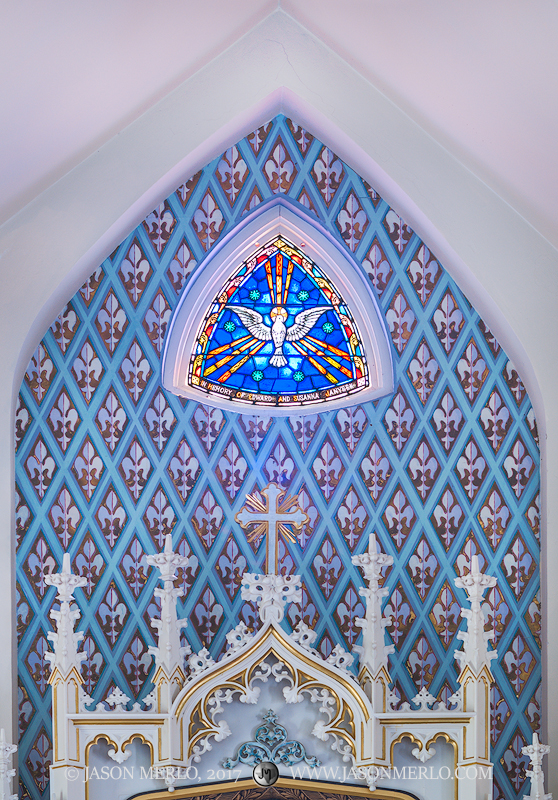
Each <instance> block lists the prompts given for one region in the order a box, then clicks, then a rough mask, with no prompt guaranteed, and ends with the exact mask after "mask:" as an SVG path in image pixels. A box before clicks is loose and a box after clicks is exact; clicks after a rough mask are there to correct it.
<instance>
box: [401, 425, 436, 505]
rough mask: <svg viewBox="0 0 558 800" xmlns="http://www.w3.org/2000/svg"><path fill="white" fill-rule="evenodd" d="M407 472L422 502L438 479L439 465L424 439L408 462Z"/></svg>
mask: <svg viewBox="0 0 558 800" xmlns="http://www.w3.org/2000/svg"><path fill="white" fill-rule="evenodd" d="M407 472H408V473H409V475H410V477H411V480H412V481H413V484H414V486H415V489H416V490H417V492H418V493H419V495H420V496H421V498H422V500H423V501H424V500H426V498H427V497H428V495H429V494H430V492H431V491H432V488H433V486H434V482H435V480H436V478H437V477H438V473H439V472H440V465H439V463H438V461H437V459H436V456H435V455H434V453H433V452H432V448H431V447H430V445H429V444H428V441H427V440H426V439H425V438H424V437H423V438H422V439H421V441H420V443H419V445H418V447H417V449H416V450H415V452H414V454H413V457H412V458H411V460H410V462H409V466H408V467H407Z"/></svg>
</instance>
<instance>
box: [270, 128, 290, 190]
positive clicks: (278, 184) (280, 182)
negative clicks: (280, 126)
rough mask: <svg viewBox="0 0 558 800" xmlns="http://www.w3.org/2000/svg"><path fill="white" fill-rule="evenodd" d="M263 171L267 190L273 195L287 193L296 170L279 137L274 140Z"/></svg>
mask: <svg viewBox="0 0 558 800" xmlns="http://www.w3.org/2000/svg"><path fill="white" fill-rule="evenodd" d="M263 171H264V175H265V177H266V179H267V182H268V183H269V188H270V189H271V191H272V192H273V193H274V194H277V193H283V192H288V191H289V189H290V188H291V184H292V182H293V181H294V179H295V177H296V174H297V169H296V167H295V165H294V162H293V159H292V157H291V154H290V153H289V150H288V148H287V146H286V145H285V143H284V142H283V139H282V138H281V136H278V137H277V139H276V140H275V143H274V144H273V147H272V149H271V152H270V154H269V157H268V159H267V161H266V162H265V164H264V167H263Z"/></svg>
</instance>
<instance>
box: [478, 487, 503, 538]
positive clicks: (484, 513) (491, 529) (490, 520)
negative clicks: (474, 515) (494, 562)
mask: <svg viewBox="0 0 558 800" xmlns="http://www.w3.org/2000/svg"><path fill="white" fill-rule="evenodd" d="M510 518H511V512H510V509H509V508H508V506H507V505H506V503H505V501H504V500H503V498H502V494H501V492H500V490H499V489H498V486H497V485H496V483H494V484H492V488H491V489H490V491H489V492H488V495H487V496H486V500H485V501H484V503H483V505H482V507H481V510H480V511H479V513H478V520H479V523H480V526H481V528H482V529H483V531H484V534H485V536H486V538H487V539H488V541H489V542H490V546H491V547H492V549H493V550H496V548H497V547H498V545H499V544H500V540H501V539H502V536H503V535H504V533H505V531H506V528H507V526H508V522H509V520H510Z"/></svg>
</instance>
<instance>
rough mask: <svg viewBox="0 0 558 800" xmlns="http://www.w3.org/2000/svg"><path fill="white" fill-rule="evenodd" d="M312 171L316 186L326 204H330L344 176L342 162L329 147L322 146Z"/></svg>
mask: <svg viewBox="0 0 558 800" xmlns="http://www.w3.org/2000/svg"><path fill="white" fill-rule="evenodd" d="M312 172H313V173H314V175H315V176H316V186H317V187H318V189H319V190H320V192H321V193H322V197H323V198H324V201H325V204H326V206H328V208H329V206H330V204H331V201H332V200H333V198H334V197H335V194H336V192H337V190H338V189H339V186H340V185H341V182H342V180H343V178H344V176H345V170H344V169H343V162H342V161H341V160H340V159H339V158H337V156H336V155H335V153H334V152H333V151H332V150H330V149H329V147H322V149H321V151H320V154H319V156H318V158H317V159H316V161H315V162H314V166H313V167H312Z"/></svg>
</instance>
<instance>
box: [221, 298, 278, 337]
mask: <svg viewBox="0 0 558 800" xmlns="http://www.w3.org/2000/svg"><path fill="white" fill-rule="evenodd" d="M227 308H229V309H230V310H231V311H234V313H235V314H236V315H237V317H239V318H240V321H241V322H242V324H243V325H244V327H245V328H247V330H249V331H250V333H251V334H252V336H254V337H255V338H256V339H259V340H260V341H262V342H267V341H269V340H270V339H271V328H270V327H269V326H267V325H266V324H265V322H264V321H263V317H262V315H261V314H260V313H259V312H258V311H254V310H253V309H251V308H244V306H227Z"/></svg>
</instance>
